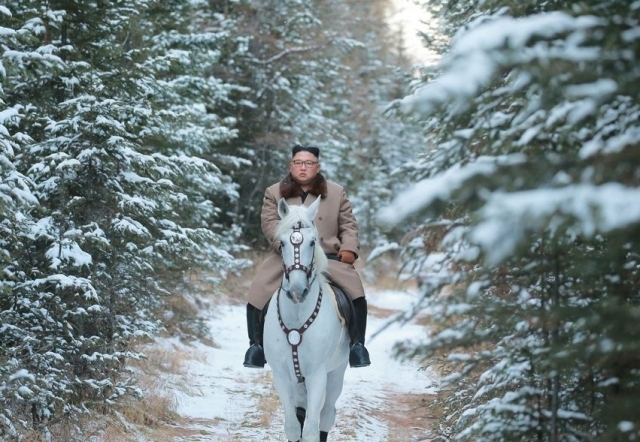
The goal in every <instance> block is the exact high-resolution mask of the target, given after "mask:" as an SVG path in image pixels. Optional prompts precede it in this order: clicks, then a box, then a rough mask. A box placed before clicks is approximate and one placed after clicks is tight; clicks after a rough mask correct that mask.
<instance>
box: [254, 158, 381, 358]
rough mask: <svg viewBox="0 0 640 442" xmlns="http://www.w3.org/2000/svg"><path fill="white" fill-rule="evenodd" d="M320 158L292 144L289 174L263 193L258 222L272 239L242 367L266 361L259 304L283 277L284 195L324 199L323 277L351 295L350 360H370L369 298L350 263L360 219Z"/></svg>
mask: <svg viewBox="0 0 640 442" xmlns="http://www.w3.org/2000/svg"><path fill="white" fill-rule="evenodd" d="M319 158H320V149H319V148H317V147H312V146H300V145H296V146H294V147H293V149H292V159H291V162H290V163H289V174H288V175H287V176H286V177H285V178H284V179H283V180H282V181H280V182H279V183H275V184H273V185H271V186H269V187H268V188H267V189H266V191H265V193H264V199H263V205H262V212H261V215H260V217H261V226H262V232H263V233H264V235H265V237H266V238H267V240H268V241H269V243H270V244H271V250H270V252H269V254H268V256H267V257H266V259H265V260H264V262H263V263H262V265H261V266H260V268H259V269H258V273H257V275H256V277H255V278H254V279H253V281H252V283H251V286H250V288H249V293H248V303H247V330H248V334H249V344H250V347H249V349H248V350H247V352H246V355H245V359H244V366H245V367H251V368H262V367H264V364H265V362H266V361H265V357H264V350H263V348H262V330H263V328H262V327H263V323H262V309H264V307H265V305H267V303H268V302H269V299H270V298H271V296H272V295H273V294H274V293H275V291H276V290H277V288H278V285H279V284H280V281H281V279H282V259H281V258H280V253H279V251H280V244H279V243H278V241H277V240H276V238H274V232H275V229H276V226H277V225H278V222H279V221H280V218H279V216H278V208H277V206H278V201H279V200H280V198H284V199H285V200H286V202H287V203H288V204H290V205H291V204H304V205H307V206H308V205H309V204H311V203H312V202H313V201H315V200H316V199H317V198H322V200H321V202H320V207H319V210H318V215H317V216H316V219H315V224H316V228H317V229H318V233H319V237H320V245H321V247H322V249H323V250H324V252H325V254H326V255H327V258H329V268H328V271H327V275H326V276H327V278H328V280H329V281H330V282H331V283H332V284H333V285H336V286H338V287H339V288H340V289H342V290H344V291H345V292H346V293H347V294H348V295H349V297H350V298H351V301H352V304H353V309H354V313H355V325H354V326H352V327H353V329H352V338H351V339H352V343H351V350H350V353H349V365H350V366H351V367H366V366H368V365H371V361H370V359H369V352H368V351H367V349H366V348H365V346H364V342H365V332H366V327H367V300H366V298H365V293H364V287H363V285H362V281H361V280H360V275H359V274H358V272H357V271H356V269H355V267H354V266H353V263H354V262H355V261H356V259H358V252H359V251H360V242H359V240H358V223H357V221H356V218H355V216H354V215H353V210H352V206H351V202H350V201H349V199H348V198H347V195H346V192H345V190H344V188H343V187H342V186H340V185H339V184H336V183H334V182H332V181H328V180H326V179H325V178H324V176H322V174H321V173H320V162H319Z"/></svg>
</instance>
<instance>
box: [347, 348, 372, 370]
mask: <svg viewBox="0 0 640 442" xmlns="http://www.w3.org/2000/svg"><path fill="white" fill-rule="evenodd" d="M349 365H350V366H351V367H353V368H359V367H368V366H369V365H371V360H370V359H369V351H368V350H367V349H366V348H365V346H364V345H363V344H361V343H359V342H358V343H356V344H353V345H352V346H351V350H350V351H349Z"/></svg>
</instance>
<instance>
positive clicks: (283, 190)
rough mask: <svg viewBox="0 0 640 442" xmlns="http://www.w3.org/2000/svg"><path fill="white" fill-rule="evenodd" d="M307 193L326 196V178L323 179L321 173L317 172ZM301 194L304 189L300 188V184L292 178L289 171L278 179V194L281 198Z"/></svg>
mask: <svg viewBox="0 0 640 442" xmlns="http://www.w3.org/2000/svg"><path fill="white" fill-rule="evenodd" d="M309 193H311V194H313V195H318V196H321V197H326V196H327V180H325V179H324V177H323V176H322V174H321V173H319V174H318V176H316V179H315V180H313V182H312V183H311V189H310V190H309ZM303 194H304V190H302V187H301V186H300V184H298V183H296V182H295V181H294V180H293V177H292V176H291V173H289V174H288V175H287V176H286V177H284V178H283V179H282V181H280V196H281V197H282V198H284V199H287V198H293V197H296V196H302V195H303Z"/></svg>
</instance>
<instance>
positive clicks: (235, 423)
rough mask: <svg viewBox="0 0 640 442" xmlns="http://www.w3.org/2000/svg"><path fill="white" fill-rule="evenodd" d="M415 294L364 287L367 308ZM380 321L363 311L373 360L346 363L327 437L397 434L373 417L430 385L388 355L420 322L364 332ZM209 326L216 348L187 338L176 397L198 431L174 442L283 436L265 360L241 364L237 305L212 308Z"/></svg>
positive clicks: (371, 441)
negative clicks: (190, 356) (257, 365)
mask: <svg viewBox="0 0 640 442" xmlns="http://www.w3.org/2000/svg"><path fill="white" fill-rule="evenodd" d="M414 297H415V295H413V294H411V293H409V292H401V291H380V292H375V291H372V290H371V291H369V292H368V295H367V300H368V302H369V305H370V306H376V307H380V308H384V309H395V310H397V309H398V308H406V307H407V306H409V305H410V304H411V303H412V302H413V301H414ZM386 322H387V320H383V319H380V318H376V317H374V316H372V315H371V314H370V315H369V322H368V327H367V335H368V341H367V348H368V349H369V352H370V355H371V360H372V365H371V366H370V367H366V368H357V369H353V368H348V369H347V373H346V376H345V383H344V389H343V392H342V395H341V397H340V399H339V400H338V403H337V408H338V416H337V419H336V426H335V427H334V429H333V430H332V431H331V432H330V434H329V439H330V440H331V441H352V442H353V441H367V442H378V441H379V442H382V441H392V440H398V439H394V438H393V434H392V433H393V431H394V430H393V429H390V428H388V427H387V424H386V423H385V421H384V419H381V418H380V416H382V415H384V411H385V410H393V409H394V404H393V398H394V395H396V394H412V393H416V394H419V393H427V392H433V391H434V390H435V384H436V382H437V376H436V374H435V373H433V372H431V371H430V370H426V371H424V370H419V366H418V365H417V364H412V363H408V362H403V363H400V362H398V361H396V360H394V359H392V357H391V354H392V349H393V345H394V344H395V343H396V342H398V341H399V340H403V339H413V338H419V337H421V336H422V335H424V333H426V331H425V327H423V326H418V325H414V324H406V325H403V326H401V325H399V324H393V325H391V326H389V327H388V328H386V329H385V330H384V331H383V332H382V333H380V334H378V335H377V336H375V338H370V336H371V335H373V334H374V333H375V332H376V331H378V330H380V329H381V328H382V327H383V326H384V325H385V324H386ZM208 326H209V328H210V330H211V337H212V338H213V340H214V341H215V343H216V344H217V346H218V348H213V347H210V346H207V345H204V344H202V343H195V344H189V348H190V352H191V353H193V352H194V350H195V353H196V354H197V358H196V359H195V360H190V361H188V363H187V372H188V374H187V379H186V381H187V384H188V391H181V392H179V393H178V397H177V400H178V409H177V412H178V413H179V414H180V415H181V416H183V417H184V418H186V419H188V420H189V422H190V424H189V428H190V429H192V430H198V432H199V433H200V434H199V435H198V436H191V437H188V438H182V439H176V442H177V441H227V442H228V441H286V438H285V437H284V433H283V417H282V412H281V409H280V408H279V402H277V400H276V401H274V398H277V396H276V394H275V390H274V389H273V388H272V384H271V370H270V368H269V366H268V365H267V366H266V368H265V369H264V370H260V369H249V368H245V367H243V366H242V361H243V360H244V353H245V351H246V349H247V345H248V342H247V341H248V340H247V336H246V325H245V307H244V305H241V306H237V305H219V306H216V307H214V308H213V309H211V317H210V319H208ZM167 344H169V345H173V346H175V347H178V346H184V345H183V344H180V343H179V341H178V340H177V339H170V340H167V342H166V343H165V345H167ZM267 399H268V400H267ZM274 403H275V404H276V405H277V407H278V408H275V407H274V406H273V404H274ZM265 404H266V405H265ZM269 404H271V405H270V407H272V408H274V409H273V410H269V412H270V413H271V414H270V416H269V422H265V419H264V410H263V409H262V408H263V407H264V406H269ZM354 427H355V428H354Z"/></svg>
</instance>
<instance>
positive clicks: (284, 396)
mask: <svg viewBox="0 0 640 442" xmlns="http://www.w3.org/2000/svg"><path fill="white" fill-rule="evenodd" d="M273 386H274V388H275V389H276V392H277V393H278V397H279V398H280V403H281V404H282V411H283V412H284V434H285V435H286V436H287V439H288V440H289V441H291V442H297V441H299V440H300V433H301V426H300V422H299V421H298V417H297V416H296V396H297V395H296V389H297V387H296V384H292V383H291V382H290V381H289V380H288V379H283V378H282V377H280V376H278V375H276V373H274V374H273Z"/></svg>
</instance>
